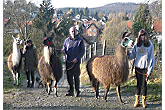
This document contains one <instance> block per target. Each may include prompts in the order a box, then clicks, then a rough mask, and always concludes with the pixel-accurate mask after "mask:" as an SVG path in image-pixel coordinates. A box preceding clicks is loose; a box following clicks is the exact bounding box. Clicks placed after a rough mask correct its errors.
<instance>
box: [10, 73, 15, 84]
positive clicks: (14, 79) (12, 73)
mask: <svg viewBox="0 0 165 110" xmlns="http://www.w3.org/2000/svg"><path fill="white" fill-rule="evenodd" d="M11 72H12V74H13V79H14V83H13V84H14V85H15V83H16V75H15V73H14V72H13V70H12V71H11Z"/></svg>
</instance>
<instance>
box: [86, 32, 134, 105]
mask: <svg viewBox="0 0 165 110" xmlns="http://www.w3.org/2000/svg"><path fill="white" fill-rule="evenodd" d="M126 33H127V32H124V33H123V34H122V35H121V37H120V39H121V40H120V42H119V43H118V44H117V47H116V50H115V56H108V55H104V56H94V57H92V58H91V59H89V60H88V62H87V65H86V68H87V72H88V75H89V79H90V81H91V83H92V87H93V89H94V92H95V98H98V97H99V84H100V83H102V84H103V86H104V87H105V94H104V100H106V99H107V93H108V91H109V88H110V85H111V84H114V85H115V86H116V91H117V95H118V99H119V101H120V103H123V101H122V100H121V95H120V84H121V83H124V82H125V81H126V80H127V78H128V74H129V65H128V58H127V55H126V51H125V50H126V47H127V46H132V42H133V41H132V40H130V39H129V37H128V36H129V35H130V34H129V35H127V37H126V36H125V35H126Z"/></svg>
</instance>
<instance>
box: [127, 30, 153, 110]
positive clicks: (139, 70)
mask: <svg viewBox="0 0 165 110" xmlns="http://www.w3.org/2000/svg"><path fill="white" fill-rule="evenodd" d="M127 53H128V56H129V59H135V62H134V67H135V73H136V79H137V86H136V95H135V97H136V101H135V104H134V107H138V106H139V99H140V92H141V86H142V105H143V108H146V103H145V101H146V96H147V81H148V77H149V76H150V75H151V73H152V71H153V70H154V65H155V57H154V47H153V45H152V43H151V41H150V40H149V39H148V34H147V32H146V31H145V30H144V29H141V30H140V31H139V34H138V39H137V44H135V45H134V46H133V48H132V52H131V53H129V51H127Z"/></svg>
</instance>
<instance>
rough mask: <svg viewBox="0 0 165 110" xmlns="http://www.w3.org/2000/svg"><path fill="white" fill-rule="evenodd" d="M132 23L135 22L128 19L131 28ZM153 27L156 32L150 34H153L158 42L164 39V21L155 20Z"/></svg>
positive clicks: (153, 37)
mask: <svg viewBox="0 0 165 110" xmlns="http://www.w3.org/2000/svg"><path fill="white" fill-rule="evenodd" d="M132 24H133V22H131V21H128V27H129V28H130V29H132ZM151 28H152V29H153V33H154V34H153V35H150V36H152V39H156V41H157V43H160V42H161V41H162V21H154V22H153V24H152V27H151Z"/></svg>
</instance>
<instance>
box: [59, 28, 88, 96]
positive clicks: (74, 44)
mask: <svg viewBox="0 0 165 110" xmlns="http://www.w3.org/2000/svg"><path fill="white" fill-rule="evenodd" d="M69 33H70V36H69V37H68V38H66V39H65V41H64V44H63V47H62V53H63V54H65V62H66V70H67V81H68V83H69V86H70V89H69V90H68V93H67V94H66V96H74V88H73V77H74V81H75V89H76V94H75V96H76V97H78V96H79V94H80V90H79V88H80V79H79V76H80V63H81V58H82V57H83V55H84V53H85V46H84V41H83V39H82V38H81V37H79V35H78V34H77V30H76V28H75V27H71V28H70V29H69Z"/></svg>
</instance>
